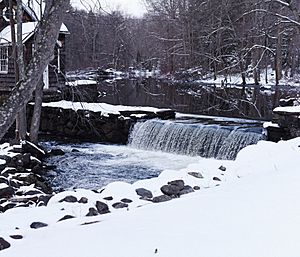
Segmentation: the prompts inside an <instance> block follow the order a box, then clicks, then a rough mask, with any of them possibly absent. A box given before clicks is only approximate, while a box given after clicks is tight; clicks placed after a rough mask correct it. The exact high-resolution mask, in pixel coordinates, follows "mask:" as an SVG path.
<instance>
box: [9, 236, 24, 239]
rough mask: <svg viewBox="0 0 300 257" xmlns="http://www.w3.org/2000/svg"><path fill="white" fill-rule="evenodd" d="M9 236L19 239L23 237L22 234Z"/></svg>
mask: <svg viewBox="0 0 300 257" xmlns="http://www.w3.org/2000/svg"><path fill="white" fill-rule="evenodd" d="M10 237H11V238H12V239H16V240H20V239H22V238H23V236H22V235H10Z"/></svg>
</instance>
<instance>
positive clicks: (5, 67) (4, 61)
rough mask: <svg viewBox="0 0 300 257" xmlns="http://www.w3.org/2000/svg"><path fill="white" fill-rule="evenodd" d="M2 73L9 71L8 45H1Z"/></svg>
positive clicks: (0, 61)
mask: <svg viewBox="0 0 300 257" xmlns="http://www.w3.org/2000/svg"><path fill="white" fill-rule="evenodd" d="M0 73H8V46H0Z"/></svg>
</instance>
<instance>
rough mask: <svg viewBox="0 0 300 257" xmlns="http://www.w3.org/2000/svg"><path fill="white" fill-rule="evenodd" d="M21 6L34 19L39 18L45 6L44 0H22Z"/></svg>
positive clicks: (37, 19)
mask: <svg viewBox="0 0 300 257" xmlns="http://www.w3.org/2000/svg"><path fill="white" fill-rule="evenodd" d="M22 2H23V8H24V10H25V11H26V12H27V13H28V14H29V15H30V17H31V18H32V19H33V20H34V21H39V20H41V14H42V12H43V10H44V8H45V3H44V1H41V0H23V1H22Z"/></svg>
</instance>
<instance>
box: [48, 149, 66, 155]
mask: <svg viewBox="0 0 300 257" xmlns="http://www.w3.org/2000/svg"><path fill="white" fill-rule="evenodd" d="M48 155H50V156H61V155H65V152H64V151H63V150H61V149H59V148H55V149H51V151H50V152H49V153H48Z"/></svg>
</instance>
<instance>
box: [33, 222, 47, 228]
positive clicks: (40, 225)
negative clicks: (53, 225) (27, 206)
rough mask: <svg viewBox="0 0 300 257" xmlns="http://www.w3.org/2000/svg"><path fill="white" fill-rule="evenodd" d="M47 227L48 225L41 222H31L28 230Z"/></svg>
mask: <svg viewBox="0 0 300 257" xmlns="http://www.w3.org/2000/svg"><path fill="white" fill-rule="evenodd" d="M47 226H48V224H46V223H43V222H32V223H31V224H30V228H33V229H38V228H43V227H47Z"/></svg>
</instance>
